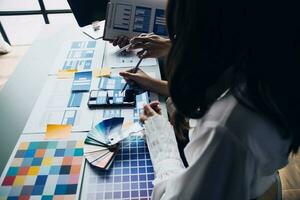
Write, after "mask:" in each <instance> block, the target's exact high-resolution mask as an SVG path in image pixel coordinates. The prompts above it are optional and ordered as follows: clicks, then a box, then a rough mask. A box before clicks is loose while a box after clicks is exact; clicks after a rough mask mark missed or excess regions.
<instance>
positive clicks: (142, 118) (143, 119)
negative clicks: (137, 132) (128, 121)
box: [140, 114, 148, 123]
mask: <svg viewBox="0 0 300 200" xmlns="http://www.w3.org/2000/svg"><path fill="white" fill-rule="evenodd" d="M147 119H148V117H147V116H146V115H143V114H141V115H140V121H141V122H142V123H145V121H146V120H147Z"/></svg>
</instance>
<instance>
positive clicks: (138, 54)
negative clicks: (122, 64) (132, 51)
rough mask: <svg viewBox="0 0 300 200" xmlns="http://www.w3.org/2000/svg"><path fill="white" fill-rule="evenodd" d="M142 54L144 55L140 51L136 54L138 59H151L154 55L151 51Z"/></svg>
mask: <svg viewBox="0 0 300 200" xmlns="http://www.w3.org/2000/svg"><path fill="white" fill-rule="evenodd" d="M144 53H145V51H144V50H142V51H139V52H137V53H136V55H137V57H139V58H141V57H143V58H153V57H155V56H154V54H153V51H152V50H151V49H147V52H146V53H145V54H144Z"/></svg>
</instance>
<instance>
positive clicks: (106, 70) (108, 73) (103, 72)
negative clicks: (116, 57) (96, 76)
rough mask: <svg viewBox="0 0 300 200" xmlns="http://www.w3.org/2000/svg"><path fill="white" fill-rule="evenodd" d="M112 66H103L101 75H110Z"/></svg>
mask: <svg viewBox="0 0 300 200" xmlns="http://www.w3.org/2000/svg"><path fill="white" fill-rule="evenodd" d="M110 73H111V70H110V67H102V69H101V71H100V76H101V77H110Z"/></svg>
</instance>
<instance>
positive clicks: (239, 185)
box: [145, 94, 291, 200]
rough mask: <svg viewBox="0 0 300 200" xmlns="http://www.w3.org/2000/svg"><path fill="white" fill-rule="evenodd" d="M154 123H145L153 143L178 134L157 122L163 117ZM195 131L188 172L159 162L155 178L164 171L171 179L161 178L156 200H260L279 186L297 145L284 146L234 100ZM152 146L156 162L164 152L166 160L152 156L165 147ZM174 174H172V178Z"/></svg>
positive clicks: (258, 118) (228, 97) (269, 128)
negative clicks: (278, 175) (282, 170)
mask: <svg viewBox="0 0 300 200" xmlns="http://www.w3.org/2000/svg"><path fill="white" fill-rule="evenodd" d="M151 118H153V119H151ZM151 118H149V119H148V120H147V121H146V123H145V127H146V138H147V141H149V140H150V141H151V140H155V139H159V137H160V136H159V135H162V134H166V133H167V132H172V133H173V130H172V127H171V126H167V125H163V126H162V124H161V123H165V122H163V121H164V120H162V119H159V120H155V118H162V117H161V116H155V117H151ZM148 121H149V122H148ZM159 124H160V125H159ZM156 126H159V127H160V128H159V129H155V127H156ZM194 126H195V127H194V128H193V129H191V131H190V134H189V136H190V142H189V144H188V145H187V146H186V148H185V155H186V159H187V161H188V163H189V167H188V168H184V167H183V166H182V164H176V163H178V162H170V161H169V160H172V159H169V158H168V156H165V158H164V159H165V160H168V162H166V161H165V162H164V161H157V159H156V160H155V162H153V165H154V170H155V173H156V174H161V171H163V173H164V174H165V176H161V175H159V177H158V178H157V179H158V180H156V184H155V187H154V190H153V194H152V199H203V200H212V199H213V200H243V199H245V200H249V199H254V198H257V197H259V196H260V195H262V194H263V193H264V192H265V191H266V190H267V189H268V188H269V187H270V186H271V185H272V184H273V183H274V181H275V173H276V171H277V170H278V169H280V168H282V167H284V166H285V165H286V164H287V159H288V149H289V146H290V143H291V141H290V140H283V139H282V138H281V137H280V134H279V130H278V129H277V128H276V127H275V126H274V125H273V124H272V123H271V122H270V121H269V120H268V119H266V118H264V117H262V116H261V115H259V114H258V113H256V112H254V111H251V110H250V109H248V108H246V107H245V106H243V105H241V104H240V103H238V101H237V100H236V99H235V97H234V96H232V95H230V94H228V95H226V96H225V97H223V98H221V99H220V100H219V101H217V102H216V103H214V104H213V105H212V107H211V108H210V110H209V111H208V113H207V114H206V115H205V116H204V117H203V118H201V119H199V120H196V121H195V122H194ZM162 127H166V128H165V129H164V128H162ZM151 137H152V138H151ZM152 143H153V144H155V142H152ZM158 143H159V142H158ZM160 145H163V144H160ZM164 145H166V146H170V144H164ZM150 146H151V148H149V149H150V155H151V158H154V157H155V158H157V157H161V158H163V154H164V152H161V150H160V151H159V152H160V154H162V155H160V156H157V155H156V154H157V152H156V153H155V151H153V150H151V149H153V148H156V147H155V146H159V145H157V144H156V145H151V144H150ZM153 152H154V153H153ZM154 154H155V155H154ZM176 155H177V154H176ZM171 157H172V156H171ZM173 157H174V156H173ZM173 157H172V158H173ZM170 163H172V164H170ZM176 165H177V166H176ZM157 166H159V167H157ZM162 166H163V167H162ZM168 168H171V171H170V172H169V173H166V171H168ZM174 169H175V170H174Z"/></svg>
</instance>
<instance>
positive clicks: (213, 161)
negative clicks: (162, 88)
mask: <svg viewBox="0 0 300 200" xmlns="http://www.w3.org/2000/svg"><path fill="white" fill-rule="evenodd" d="M292 4H293V3H292V2H289V3H283V2H280V4H279V3H278V4H277V3H276V2H274V1H263V2H262V1H255V0H251V1H250V0H228V1H221V0H213V1H212V0H170V1H169V4H168V9H167V25H168V31H169V33H170V38H171V40H172V48H171V50H170V53H169V57H168V62H167V67H168V75H169V80H168V87H169V93H170V96H171V97H172V100H173V103H174V105H175V107H176V113H175V116H174V118H175V124H174V129H176V130H178V131H179V132H182V131H183V130H185V129H187V128H188V129H189V137H190V143H189V144H188V145H187V147H186V148H185V155H186V158H187V161H188V163H189V167H188V168H184V167H183V164H182V162H181V159H180V157H179V153H178V149H177V146H176V140H175V137H174V130H173V127H172V126H171V125H170V123H169V122H168V120H167V119H165V118H163V117H162V116H161V113H160V108H159V103H158V102H152V103H151V104H149V105H145V107H144V114H143V115H142V116H141V120H142V121H144V123H145V128H146V134H145V136H146V140H147V144H148V147H149V151H150V156H151V159H152V162H153V166H154V170H155V174H156V178H155V181H154V185H155V186H154V190H153V194H152V196H153V199H204V200H211V199H222V200H227V199H228V200H243V199H245V200H249V199H256V198H258V197H259V196H261V195H262V194H263V193H264V192H265V191H266V190H267V189H268V188H269V187H270V186H271V185H272V184H273V183H274V181H275V173H276V172H277V170H278V169H280V168H282V167H283V166H285V165H286V164H287V158H288V155H289V153H296V152H297V151H298V148H299V145H300V135H299V131H300V130H299V126H298V116H299V114H300V108H299V105H300V103H299V102H300V97H299V92H298V91H297V89H298V85H299V81H298V80H299V78H297V77H298V74H297V73H296V72H297V69H298V68H299V67H300V61H299V59H300V56H299V55H300V54H299V53H300V51H299V37H300V36H299V35H300V31H299V30H300V27H299V23H298V20H299V19H300V17H299V12H298V11H297V8H298V6H297V5H296V4H295V5H292ZM228 68H230V69H231V71H232V72H233V73H231V74H232V77H231V79H230V80H231V83H230V85H229V86H228V87H227V88H226V89H224V90H223V94H222V95H221V96H220V97H218V98H215V99H209V98H207V94H208V91H209V90H210V89H211V88H212V87H214V85H215V83H216V82H218V79H219V78H220V77H221V76H222V75H223V74H224V72H225V71H226V70H227V69H228ZM187 118H193V119H196V124H195V125H194V126H188V124H187V122H186V120H185V119H187Z"/></svg>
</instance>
